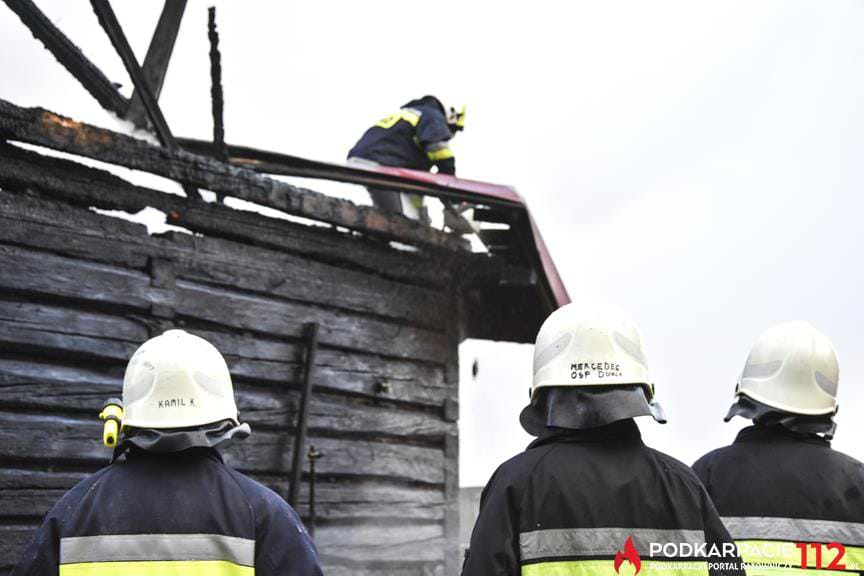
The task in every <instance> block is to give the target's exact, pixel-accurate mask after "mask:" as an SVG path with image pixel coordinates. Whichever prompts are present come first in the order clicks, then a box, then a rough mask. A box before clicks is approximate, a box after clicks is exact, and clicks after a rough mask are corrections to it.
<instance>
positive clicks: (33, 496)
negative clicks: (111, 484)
mask: <svg viewBox="0 0 864 576" xmlns="http://www.w3.org/2000/svg"><path fill="white" fill-rule="evenodd" d="M89 474H90V472H82V471H72V470H67V469H64V468H63V467H62V466H61V467H54V469H52V470H36V469H32V468H21V467H16V466H14V465H10V466H3V467H2V468H0V517H8V518H16V519H18V518H21V519H23V518H41V517H42V516H43V515H44V514H45V513H46V512H48V510H50V509H51V507H52V506H53V505H54V503H55V502H57V500H59V499H60V497H61V496H62V495H63V494H65V493H66V491H67V490H69V489H70V488H71V487H72V486H74V485H75V484H77V483H78V482H79V481H81V480H83V479H84V478H86V477H87V476H88V475H89ZM250 477H251V478H253V479H255V480H257V481H259V482H261V483H262V484H264V485H265V486H267V487H269V488H271V489H272V490H275V491H276V493H277V494H285V493H286V489H287V480H286V476H267V475H263V476H262V475H250ZM308 501H309V493H308V482H305V481H304V482H303V486H302V488H301V491H300V505H299V507H298V511H299V512H300V514H301V515H303V516H305V515H306V514H307V512H308V510H307V508H308ZM315 503H316V507H317V510H316V514H317V516H318V518H319V519H321V520H324V521H325V522H328V523H337V522H342V523H344V522H348V521H351V522H355V523H356V522H360V521H364V520H365V521H371V520H372V519H377V520H381V519H391V520H392V519H398V520H401V521H411V522H421V521H428V522H439V521H441V520H442V518H443V503H444V499H443V494H442V492H441V491H440V490H438V489H430V488H427V487H422V486H406V485H404V484H397V483H392V482H388V481H386V480H384V481H368V480H362V481H340V482H331V481H326V480H324V481H318V482H317V483H316V486H315Z"/></svg>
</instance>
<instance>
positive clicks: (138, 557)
mask: <svg viewBox="0 0 864 576" xmlns="http://www.w3.org/2000/svg"><path fill="white" fill-rule="evenodd" d="M12 574H13V575H14V576H25V575H26V576H50V575H58V574H59V576H105V575H108V574H165V575H169V574H170V575H175V574H176V575H179V574H183V575H189V576H197V575H204V574H208V575H210V574H212V575H219V576H253V575H254V576H270V575H274V576H275V575H277V574H278V575H280V576H313V575H316V576H317V575H320V574H321V570H320V568H319V566H318V554H317V552H316V550H315V547H314V545H313V544H312V542H311V540H310V538H309V535H308V533H307V532H306V530H305V528H304V527H303V524H302V523H301V521H300V518H299V517H298V516H297V514H296V513H295V512H294V510H293V509H292V508H291V507H290V506H289V505H288V504H286V503H285V502H284V501H283V500H282V499H281V498H280V497H279V496H278V495H276V493H274V492H273V491H271V490H270V489H268V488H265V487H264V486H262V485H261V484H258V483H257V482H255V481H253V480H251V479H249V478H247V477H246V476H244V475H242V474H240V473H239V472H236V471H234V470H232V469H231V468H229V467H228V466H227V465H225V464H224V463H223V462H222V458H221V457H220V456H219V453H218V452H217V451H216V450H215V449H212V448H192V449H190V450H185V451H182V452H176V453H169V454H154V453H150V452H145V451H143V450H138V449H133V451H132V452H130V453H129V455H128V456H127V459H126V460H123V461H119V462H115V463H113V464H111V465H110V466H107V467H106V468H103V469H102V470H100V471H98V472H96V473H95V474H93V475H92V476H89V477H88V478H85V479H84V480H82V481H81V482H80V483H78V484H77V485H76V486H75V487H73V488H72V489H71V490H70V491H69V492H67V493H66V494H65V495H64V496H63V497H62V498H61V499H60V501H59V502H58V503H57V504H56V505H55V506H54V508H53V509H52V510H51V511H50V512H49V513H48V515H47V516H46V517H45V520H44V521H43V523H42V526H41V528H39V530H38V532H37V533H36V535H35V537H34V539H33V541H32V542H31V543H30V545H29V547H28V548H27V549H26V551H25V553H24V556H23V558H22V559H21V561H20V562H19V564H18V566H17V567H16V568H15V569H14V570H13V572H12Z"/></svg>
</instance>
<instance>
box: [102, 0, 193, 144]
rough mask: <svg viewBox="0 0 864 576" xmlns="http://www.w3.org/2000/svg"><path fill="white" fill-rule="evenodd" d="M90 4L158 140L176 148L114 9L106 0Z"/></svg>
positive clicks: (172, 136)
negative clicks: (132, 85) (145, 111)
mask: <svg viewBox="0 0 864 576" xmlns="http://www.w3.org/2000/svg"><path fill="white" fill-rule="evenodd" d="M90 4H91V5H92V6H93V10H94V11H95V12H96V16H97V18H99V24H100V25H101V26H102V28H103V29H104V30H105V33H106V34H107V35H108V38H109V39H110V40H111V44H112V45H113V46H114V50H116V51H117V54H118V55H119V56H120V59H121V60H122V61H123V66H124V67H125V68H126V72H127V73H128V74H129V77H130V78H131V79H132V83H133V84H134V85H135V92H136V93H137V94H138V96H139V97H140V98H141V102H142V103H143V104H144V108H145V110H147V116H148V117H149V118H150V122H152V123H153V128H154V129H155V130H156V136H157V137H158V138H159V142H160V143H161V144H162V145H163V146H165V147H167V148H176V146H177V144H176V143H175V142H174V135H173V134H171V129H170V128H168V123H167V122H165V117H164V116H162V111H161V110H160V109H159V104H157V103H156V98H155V97H154V96H153V92H151V90H150V87H149V86H148V85H147V80H146V79H145V78H144V73H143V72H142V71H141V67H140V66H139V65H138V60H137V59H136V58H135V53H134V52H132V47H131V46H129V41H128V40H126V35H125V34H124V33H123V29H122V28H121V27H120V22H118V21H117V16H116V15H115V14H114V10H113V9H112V8H111V5H110V4H109V3H108V0H90Z"/></svg>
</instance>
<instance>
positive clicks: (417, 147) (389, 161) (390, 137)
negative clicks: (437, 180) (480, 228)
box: [348, 96, 465, 223]
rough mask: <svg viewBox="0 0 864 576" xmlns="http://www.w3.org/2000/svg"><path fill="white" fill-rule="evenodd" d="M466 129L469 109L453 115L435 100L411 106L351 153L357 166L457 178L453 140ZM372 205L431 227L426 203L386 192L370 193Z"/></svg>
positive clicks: (367, 136)
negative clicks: (422, 172) (422, 221)
mask: <svg viewBox="0 0 864 576" xmlns="http://www.w3.org/2000/svg"><path fill="white" fill-rule="evenodd" d="M464 128H465V108H464V107H463V108H462V110H461V111H456V109H455V108H450V109H449V111H448V110H447V109H446V108H445V107H444V105H443V104H442V103H441V101H440V100H439V99H438V98H436V97H435V96H423V97H422V98H419V99H417V100H411V101H410V102H408V103H407V104H405V105H404V106H402V108H401V109H399V111H398V112H396V113H394V114H391V115H389V116H387V117H385V118H382V119H381V120H379V121H378V122H377V123H376V124H375V125H374V126H372V127H371V128H369V129H368V130H366V132H365V133H364V134H363V136H362V137H361V138H360V140H359V141H358V142H357V143H356V144H355V145H354V147H353V148H352V149H351V151H350V152H348V161H349V163H352V164H357V165H361V166H362V165H367V166H377V165H382V166H397V167H400V168H411V169H413V170H423V171H429V170H431V169H432V168H433V166H434V167H436V168H437V170H438V173H439V174H450V175H455V174H456V158H455V157H454V156H453V151H452V150H451V149H450V139H451V138H453V136H454V135H455V134H456V133H457V132H460V131H462V130H463V129H464ZM369 195H370V196H371V197H372V203H373V204H374V205H375V206H376V207H378V208H381V209H383V210H386V211H388V212H395V213H397V214H405V215H407V216H409V217H411V218H415V219H421V220H424V221H426V222H427V223H428V220H429V219H428V215H426V213H425V210H424V207H423V198H422V196H418V195H415V194H405V193H400V192H399V191H396V190H388V189H384V188H376V187H370V188H369Z"/></svg>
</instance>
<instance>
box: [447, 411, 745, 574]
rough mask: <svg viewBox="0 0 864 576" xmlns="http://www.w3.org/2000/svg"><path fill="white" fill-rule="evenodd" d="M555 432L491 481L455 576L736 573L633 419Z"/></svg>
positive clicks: (712, 516) (711, 528)
mask: <svg viewBox="0 0 864 576" xmlns="http://www.w3.org/2000/svg"><path fill="white" fill-rule="evenodd" d="M559 430H561V432H558V433H553V434H552V435H549V436H546V437H541V438H539V439H537V440H535V441H534V442H533V443H532V444H531V445H530V446H528V449H527V450H526V451H525V452H523V453H522V454H519V455H518V456H516V457H515V458H513V459H511V460H509V461H507V462H505V463H504V464H502V465H501V466H500V467H499V468H498V470H496V472H495V474H494V475H493V476H492V479H491V480H490V481H489V484H488V485H487V486H486V488H485V489H484V490H483V494H482V496H481V501H480V514H479V516H478V518H477V522H476V524H475V525H474V531H473V533H472V535H471V545H470V548H469V550H468V551H467V552H466V559H465V563H464V565H463V571H462V574H463V576H481V575H482V576H493V575H495V576H499V575H500V576H504V575H507V576H515V575H518V574H521V575H522V576H541V575H544V574H554V575H555V576H571V575H572V576H616V575H620V576H633V575H634V574H636V573H638V574H639V575H640V576H698V575H706V574H743V573H742V572H740V562H739V561H738V559H737V556H736V555H735V551H734V544H733V543H732V541H731V539H730V537H729V534H728V533H727V532H726V529H725V528H724V527H723V524H722V522H721V521H720V517H719V516H718V514H717V512H716V511H715V509H714V506H713V504H712V503H711V501H710V499H709V498H708V495H707V494H706V493H705V490H704V488H703V487H702V485H701V484H700V483H699V480H698V479H697V478H696V476H695V475H694V474H693V471H692V470H690V468H688V467H687V466H686V465H684V464H682V463H680V462H678V461H677V460H675V459H673V458H671V457H669V456H666V455H665V454H662V453H660V452H657V451H656V450H652V449H651V448H648V447H647V446H645V444H643V443H642V439H641V436H640V434H639V428H638V427H637V426H636V423H635V422H634V421H633V419H632V418H631V419H625V420H619V421H617V422H613V423H612V424H609V425H607V426H603V427H601V428H593V429H590V430H581V431H577V430H566V431H565V430H564V429H559Z"/></svg>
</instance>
